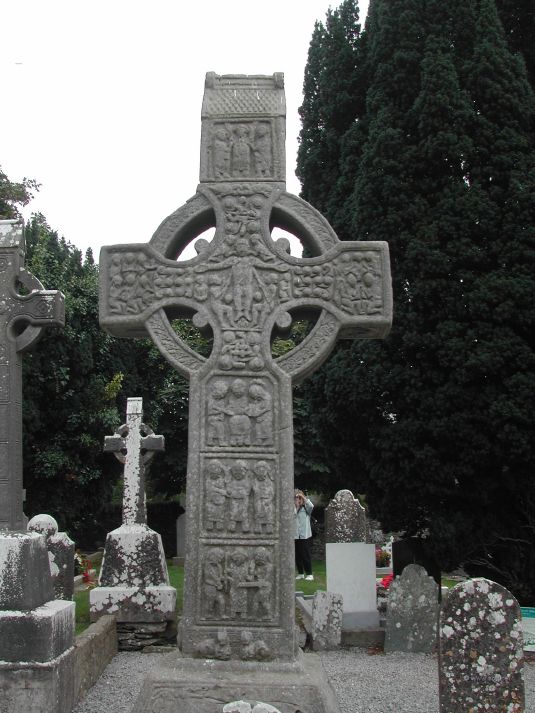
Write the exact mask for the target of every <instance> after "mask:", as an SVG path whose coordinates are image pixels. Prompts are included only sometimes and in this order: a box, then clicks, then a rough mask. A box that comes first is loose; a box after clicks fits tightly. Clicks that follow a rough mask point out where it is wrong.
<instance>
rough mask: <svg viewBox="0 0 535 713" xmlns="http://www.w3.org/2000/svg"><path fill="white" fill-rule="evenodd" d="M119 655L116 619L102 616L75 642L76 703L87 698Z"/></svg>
mask: <svg viewBox="0 0 535 713" xmlns="http://www.w3.org/2000/svg"><path fill="white" fill-rule="evenodd" d="M116 653H117V631H116V626H115V617H114V616H111V615H108V616H102V617H100V619H99V620H98V621H96V622H95V623H94V624H91V625H90V626H89V627H88V628H87V629H86V630H85V631H83V632H82V633H81V634H78V636H77V637H76V639H75V642H74V676H73V689H74V695H73V698H74V702H75V703H76V702H78V701H80V700H81V699H82V698H85V696H86V695H87V692H88V691H89V689H90V688H91V686H93V685H94V684H95V683H96V682H97V681H98V679H99V678H100V675H101V674H102V672H103V671H104V669H105V668H106V666H107V665H108V664H109V663H110V661H111V660H112V659H113V657H114V656H115V654H116Z"/></svg>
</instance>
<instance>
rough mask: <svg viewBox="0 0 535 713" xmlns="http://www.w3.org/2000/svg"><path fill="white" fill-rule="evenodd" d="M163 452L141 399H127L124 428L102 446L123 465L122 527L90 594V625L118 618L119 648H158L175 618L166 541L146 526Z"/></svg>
mask: <svg viewBox="0 0 535 713" xmlns="http://www.w3.org/2000/svg"><path fill="white" fill-rule="evenodd" d="M163 449H164V439H163V436H156V435H154V433H153V431H152V430H151V429H150V428H149V427H148V426H146V425H145V424H144V423H143V403H142V399H140V398H130V399H128V401H127V408H126V423H125V424H123V425H122V426H120V428H119V429H118V430H117V433H116V434H115V435H113V436H107V437H106V439H105V441H104V450H105V451H107V452H109V453H114V454H115V456H116V457H117V458H118V460H120V461H121V463H123V464H124V476H123V479H124V489H123V522H122V525H121V526H120V527H118V528H117V529H116V530H113V531H112V532H110V533H108V536H107V537H106V544H105V547H104V556H103V559H102V567H101V570H100V575H99V580H98V587H95V588H94V589H92V590H91V592H90V594H89V597H90V617H91V621H96V620H97V619H98V618H99V617H100V616H102V615H103V614H114V615H115V617H116V619H117V635H118V639H119V648H121V649H134V648H141V647H142V646H145V645H148V644H149V643H155V641H156V640H157V639H158V638H159V636H160V635H162V634H163V633H164V632H165V630H166V627H167V622H168V621H173V620H174V618H175V605H176V590H175V588H174V587H171V586H169V575H168V572H167V564H166V562H165V555H164V551H163V546H162V540H161V537H160V535H159V534H158V533H157V532H155V531H154V530H151V529H150V528H149V527H148V526H147V506H146V496H145V466H146V465H147V463H148V462H149V461H150V460H151V459H152V457H153V456H154V453H155V452H156V451H162V450H163Z"/></svg>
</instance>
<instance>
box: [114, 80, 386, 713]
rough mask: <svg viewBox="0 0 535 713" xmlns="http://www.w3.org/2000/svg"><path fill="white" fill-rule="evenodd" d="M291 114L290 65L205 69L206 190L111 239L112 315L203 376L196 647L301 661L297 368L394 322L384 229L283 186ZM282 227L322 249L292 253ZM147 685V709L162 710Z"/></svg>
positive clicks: (184, 369) (192, 428)
mask: <svg viewBox="0 0 535 713" xmlns="http://www.w3.org/2000/svg"><path fill="white" fill-rule="evenodd" d="M284 121H285V98H284V82H283V76H282V74H274V75H273V76H270V77H266V76H243V75H229V76H218V75H215V74H213V73H209V74H207V77H206V85H205V94H204V100H203V108H202V138H201V176H200V181H201V182H200V185H199V187H198V190H197V193H196V194H195V196H194V197H193V198H192V199H191V200H190V201H188V202H187V203H186V204H185V205H184V206H183V207H182V208H180V209H178V210H177V211H176V212H175V213H173V214H172V215H171V216H169V217H168V218H167V219H166V220H164V222H163V223H162V224H161V225H160V227H159V228H158V229H157V231H156V233H155V234H154V236H153V237H152V239H151V240H150V242H149V243H147V244H140V245H134V244H130V245H116V246H114V247H107V248H103V250H102V253H101V262H100V264H101V268H100V275H101V287H100V321H101V325H102V326H103V327H104V328H105V329H106V330H108V331H109V332H110V333H111V334H114V335H116V336H119V337H146V336H147V335H148V336H150V337H151V338H152V340H153V341H154V342H155V344H156V345H157V346H158V348H159V349H160V351H161V352H162V354H163V355H164V356H165V357H166V358H167V360H168V361H169V362H170V363H171V364H172V365H173V366H174V367H175V368H176V369H177V370H178V371H179V372H181V373H182V374H184V375H185V376H187V377H188V378H189V380H190V412H189V455H188V479H187V504H186V512H187V524H186V529H187V534H186V540H187V549H186V564H185V568H186V570H185V588H184V607H183V616H182V620H181V627H180V634H179V641H180V647H181V650H182V654H183V656H184V657H185V658H184V659H183V661H185V660H186V659H187V657H195V656H198V657H204V656H210V657H211V658H219V659H223V660H225V659H232V660H234V659H242V660H250V659H257V660H261V661H263V662H265V661H269V660H271V659H275V660H277V661H278V662H281V661H286V662H292V661H295V657H296V655H297V652H296V647H295V643H294V568H293V547H294V543H293V530H294V523H293V518H294V514H293V488H294V484H293V436H292V390H291V387H292V382H296V381H298V380H300V379H303V378H304V377H305V376H307V375H308V374H310V373H311V372H313V371H314V369H316V368H317V367H318V366H319V365H320V364H321V363H322V362H323V361H324V360H325V359H326V358H327V356H328V355H329V353H330V351H331V350H332V348H333V347H334V345H335V343H336V340H337V338H338V337H342V338H356V337H360V338H366V339H369V338H381V337H384V336H385V335H386V334H387V333H388V331H389V329H390V324H391V315H392V296H391V284H390V269H389V259H388V247H387V245H386V243H382V242H346V243H341V242H340V241H339V240H338V238H337V237H336V235H335V233H334V232H333V230H332V228H331V227H330V226H329V224H328V223H327V221H326V220H325V219H324V218H323V217H322V216H321V215H320V214H319V213H318V212H317V211H316V210H315V209H314V208H312V206H310V205H309V204H307V203H305V202H304V201H303V200H301V199H299V198H297V197H296V196H292V195H290V194H288V193H286V191H285V154H284V139H285V124H284ZM214 225H215V229H216V230H215V236H214V238H213V240H212V242H211V243H208V242H207V240H205V239H204V238H200V239H198V240H197V242H196V243H195V248H196V250H197V253H198V255H197V256H196V257H194V258H192V259H190V260H187V261H182V262H179V261H177V259H176V258H177V256H178V255H179V254H180V252H181V250H182V249H183V248H184V247H185V246H186V245H187V244H188V243H189V242H190V241H191V240H192V239H193V238H195V237H198V236H199V235H200V234H201V232H203V231H204V230H206V229H207V228H209V227H211V226H214ZM273 228H281V229H282V230H286V231H288V232H290V233H292V234H294V235H296V236H297V237H298V238H300V239H301V240H302V242H303V243H304V244H305V245H306V247H307V250H308V254H310V255H311V257H307V258H298V257H293V256H292V255H291V254H290V253H289V242H288V240H287V239H286V238H284V237H283V238H279V239H278V240H274V239H273V238H272V235H271V230H272V229H273ZM188 317H192V319H193V323H194V325H196V326H197V327H198V328H200V329H206V330H211V332H212V335H213V348H212V352H211V355H210V356H209V358H204V357H202V356H200V355H199V354H197V353H196V352H195V351H193V350H192V349H191V348H190V347H189V346H188V345H187V344H185V343H184V342H183V341H182V340H181V338H180V337H179V335H178V333H177V331H175V329H174V328H173V320H174V319H176V318H188ZM293 317H297V318H299V317H304V318H309V319H311V320H315V326H314V328H313V329H312V330H311V332H310V333H309V334H308V336H307V337H306V338H305V339H304V340H303V341H302V342H301V343H300V344H299V345H298V346H297V347H296V348H295V349H294V350H293V351H292V352H290V353H288V354H286V355H284V356H282V357H280V358H278V359H273V358H272V353H271V341H272V338H273V336H274V335H276V334H277V333H281V332H282V333H284V331H285V330H287V329H288V328H289V326H290V324H291V322H292V318H293ZM183 665H184V666H186V665H187V664H185V663H183ZM192 666H193V664H192ZM188 675H193V674H192V671H188ZM313 689H314V690H316V687H315V686H314V687H313ZM144 690H145V692H144V693H143V694H142V696H141V698H140V699H139V701H138V706H139V710H141V709H142V708H143V706H144V705H145V704H146V705H147V710H153V709H154V710H156V707H155V706H156V705H157V704H156V703H154V700H153V699H152V698H151V695H152V694H151V693H148V692H147V691H148V689H144ZM166 695H167V694H166ZM169 695H171V694H169ZM144 696H145V698H144ZM142 699H143V700H142ZM173 700H174V699H173ZM226 700H230V697H228V698H227V699H226ZM176 701H177V706H178V707H177V710H183V708H182V707H180V706H187V705H188V704H187V703H184V702H183V696H181V695H178V694H177V698H176ZM143 709H144V708H143Z"/></svg>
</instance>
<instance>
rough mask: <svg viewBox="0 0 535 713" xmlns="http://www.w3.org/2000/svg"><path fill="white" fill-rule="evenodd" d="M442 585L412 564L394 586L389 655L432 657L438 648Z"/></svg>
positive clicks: (390, 602) (388, 615)
mask: <svg viewBox="0 0 535 713" xmlns="http://www.w3.org/2000/svg"><path fill="white" fill-rule="evenodd" d="M438 610H439V604H438V585H437V583H436V582H435V580H434V579H433V578H432V577H429V576H428V574H427V572H426V571H425V569H424V568H423V567H421V566H420V565H417V564H410V565H408V566H407V567H405V569H404V570H403V573H402V575H401V577H396V579H395V580H394V581H393V582H392V584H391V585H390V588H389V590H388V599H387V609H386V632H385V645H384V649H385V652H391V651H408V652H413V653H417V652H421V653H431V652H433V651H435V650H436V646H437V624H438Z"/></svg>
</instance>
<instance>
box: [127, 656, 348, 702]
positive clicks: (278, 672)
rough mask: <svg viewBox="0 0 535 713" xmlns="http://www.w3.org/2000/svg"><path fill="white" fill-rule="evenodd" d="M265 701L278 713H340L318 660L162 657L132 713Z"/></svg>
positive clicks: (311, 657)
mask: <svg viewBox="0 0 535 713" xmlns="http://www.w3.org/2000/svg"><path fill="white" fill-rule="evenodd" d="M238 700H243V701H248V702H252V701H258V700H261V701H266V702H267V703H268V704H269V705H271V706H273V707H274V708H276V709H278V710H280V711H282V712H283V713H295V712H296V711H303V713H320V711H325V712H326V713H340V708H339V706H338V703H337V701H336V698H335V696H334V693H333V692H332V689H331V687H330V685H329V682H328V679H327V677H326V675H325V671H324V669H323V666H322V665H321V661H320V659H319V657H318V655H317V654H306V655H305V654H302V653H301V652H299V655H298V656H297V658H296V660H295V661H294V662H293V663H291V664H290V663H281V662H275V661H271V662H269V661H268V662H263V663H261V664H258V663H256V662H248V661H232V660H229V661H221V660H215V659H210V658H206V659H202V660H200V661H197V660H195V659H189V658H185V657H180V656H178V655H177V654H176V653H173V654H169V655H168V656H165V657H162V663H161V664H160V665H159V666H158V667H156V668H155V669H153V670H152V671H151V673H150V674H149V675H148V677H147V679H146V680H145V682H144V684H143V688H142V690H141V693H140V696H139V698H138V700H137V701H136V703H135V705H134V708H133V709H132V713H163V711H166V712H167V711H170V712H171V711H172V713H192V711H195V713H214V711H218V710H219V711H221V710H222V709H223V706H224V705H226V704H227V703H228V701H238Z"/></svg>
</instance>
